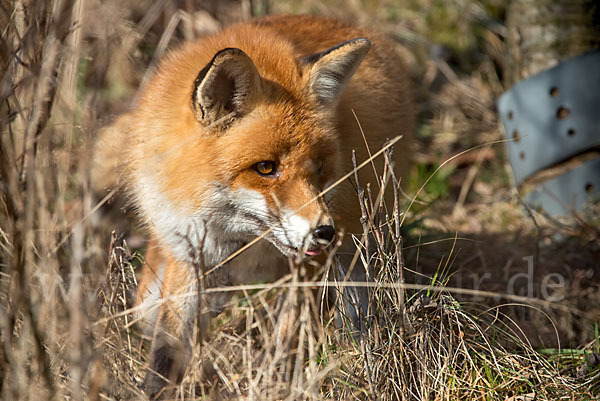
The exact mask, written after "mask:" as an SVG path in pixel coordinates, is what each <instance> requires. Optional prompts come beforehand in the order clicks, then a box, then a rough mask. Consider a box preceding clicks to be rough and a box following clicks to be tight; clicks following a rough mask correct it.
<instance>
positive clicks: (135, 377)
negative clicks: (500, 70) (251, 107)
mask: <svg viewBox="0 0 600 401" xmlns="http://www.w3.org/2000/svg"><path fill="white" fill-rule="evenodd" d="M180 3H181V4H184V6H183V7H182V9H181V10H179V11H178V6H177V5H178V4H180ZM309 3H310V4H309V5H308V6H307V5H306V4H305V3H303V2H292V1H282V2H277V3H276V4H271V6H272V7H273V9H271V10H270V11H274V12H277V11H288V12H306V11H317V12H320V13H326V14H332V15H336V16H338V17H340V18H358V19H359V20H361V21H362V22H365V23H373V22H377V23H378V26H380V27H381V28H382V29H383V30H385V31H387V32H389V33H390V34H392V35H394V36H395V37H397V38H399V40H401V41H402V42H403V43H404V44H409V48H410V52H407V56H408V57H409V58H410V60H412V63H413V65H414V66H415V67H416V66H421V67H424V68H419V69H417V68H415V78H416V81H418V82H419V83H420V84H419V86H418V88H417V89H418V98H419V104H420V106H421V109H422V110H423V115H422V120H423V122H422V124H421V132H420V139H421V140H420V147H419V149H417V151H416V153H417V162H416V163H415V166H416V167H415V170H414V171H413V173H415V174H414V175H415V176H417V178H416V181H417V182H416V184H415V188H414V191H413V193H415V192H416V189H417V188H419V187H420V186H421V184H422V182H418V181H419V179H420V180H421V181H423V180H424V179H426V178H429V177H430V173H429V172H430V171H431V170H428V169H425V170H424V171H425V172H426V173H425V175H423V174H422V173H420V172H419V171H418V170H419V169H420V168H421V167H419V166H428V167H432V168H435V167H436V166H437V165H439V164H441V162H443V161H444V160H446V159H448V158H449V156H450V155H452V154H455V153H458V151H461V150H464V149H467V148H469V147H471V146H473V145H475V144H477V145H479V144H481V143H488V142H491V141H494V140H497V139H499V133H498V128H497V121H496V117H495V114H494V112H493V98H494V96H495V95H497V94H498V93H499V92H500V91H501V88H502V85H501V84H500V80H499V79H498V77H497V75H496V72H495V71H496V70H495V68H496V66H495V64H494V63H497V62H498V60H500V59H501V49H500V50H499V46H501V40H500V39H501V34H500V33H498V32H501V29H500V30H499V29H498V26H497V25H491V28H490V29H489V30H488V31H486V32H487V33H485V34H483V37H485V38H487V39H486V41H485V46H484V47H485V49H484V50H485V52H483V56H482V57H480V58H481V60H480V61H479V63H478V64H477V67H476V68H471V67H470V66H467V67H465V63H461V62H459V63H458V64H459V65H460V66H455V67H450V66H449V65H448V63H447V62H446V59H444V58H442V59H440V58H435V57H430V55H429V54H428V53H427V50H428V49H430V48H431V46H430V45H431V42H430V41H431V40H434V39H435V38H438V39H439V38H444V37H445V36H444V35H447V34H448V32H449V31H448V30H443V29H440V30H439V32H431V31H432V29H433V28H431V27H432V26H435V24H436V21H440V20H443V18H442V19H441V17H440V16H439V15H437V14H436V12H435V10H436V9H438V8H441V9H444V7H443V6H441V5H440V4H438V3H437V2H429V1H425V0H423V1H416V2H413V3H414V4H413V3H411V5H410V7H409V6H400V5H395V4H391V5H390V4H387V3H386V4H379V3H376V2H365V3H364V4H360V5H359V3H358V2H350V3H349V4H350V5H349V6H348V7H340V4H339V3H338V2H335V1H329V2H328V1H313V2H309ZM490 3H492V2H490ZM199 5H200V6H199ZM267 5H269V2H250V1H242V2H241V3H238V2H234V1H221V2H217V1H215V2H202V3H199V4H196V3H195V2H193V1H188V2H175V1H166V2H161V1H158V2H151V1H146V0H144V1H139V2H133V1H131V2H128V1H116V0H115V1H107V2H103V3H100V2H99V1H97V0H88V1H85V2H84V1H82V0H75V1H72V2H70V1H64V0H63V1H61V0H54V1H48V2H37V1H30V2H27V1H14V2H13V1H9V0H2V1H0V6H1V7H0V27H1V28H0V29H2V30H1V38H2V42H1V46H2V52H1V54H0V71H2V79H1V81H0V101H1V103H0V121H1V124H0V128H1V131H0V338H1V345H2V347H1V348H0V394H1V395H0V397H1V398H2V399H7V400H27V399H33V400H40V399H48V400H50V399H52V400H54V399H56V400H60V399H77V400H79V399H89V400H117V399H139V398H142V397H144V395H143V389H142V386H141V385H142V382H143V376H144V369H145V366H146V363H147V357H148V349H149V343H148V341H147V340H145V339H144V338H142V337H141V336H140V334H139V333H138V332H137V330H136V327H135V325H134V324H133V323H134V322H133V321H132V314H131V313H130V312H131V310H130V306H131V296H132V294H133V290H134V288H135V280H136V277H135V272H136V267H137V266H139V265H140V261H139V259H141V258H142V254H143V252H140V253H138V252H131V251H130V250H129V247H128V245H127V241H128V242H129V243H130V244H131V245H132V247H133V248H136V249H140V248H143V245H140V242H141V241H139V236H138V235H137V234H136V230H135V224H134V223H126V224H120V225H119V224H117V223H115V222H114V221H111V220H108V219H107V218H103V217H102V216H106V215H105V214H100V213H98V209H100V208H101V206H103V205H101V203H104V202H105V201H106V200H105V199H103V200H102V201H101V202H100V203H99V202H98V201H97V200H95V198H94V197H93V194H92V192H91V190H90V188H91V183H90V177H89V171H90V152H91V148H92V146H91V145H92V143H93V138H94V133H95V132H97V129H98V127H99V126H102V125H103V124H104V123H105V122H106V120H108V119H110V118H111V117H110V116H111V114H114V113H117V112H118V111H121V110H122V109H123V108H124V106H123V105H124V104H126V103H127V102H128V101H129V100H131V99H132V98H134V97H135V88H137V87H138V86H139V85H142V84H143V81H144V79H147V78H146V77H148V76H149V75H148V74H149V73H148V71H150V70H149V69H147V67H148V66H150V67H151V66H152V65H153V63H155V62H156V59H157V58H158V57H159V56H160V55H161V54H162V53H164V51H165V49H167V48H169V47H172V46H173V45H175V44H176V43H177V42H178V41H181V40H184V39H186V38H191V37H194V36H196V35H199V34H203V33H205V32H210V31H211V30H214V29H216V28H217V27H218V26H220V25H221V24H224V23H229V22H231V21H235V20H238V19H245V18H248V17H250V16H251V14H252V13H256V12H257V10H258V11H260V10H262V11H263V12H264V11H265V10H267V9H268V7H267ZM344 5H345V3H344ZM307 7H308V8H307ZM436 7H437V8H436ZM481 9H482V5H481V3H480V2H475V1H473V2H465V3H464V4H463V2H457V3H456V4H453V5H452V6H449V7H448V8H447V10H446V11H448V10H449V11H452V12H451V13H450V14H448V15H447V18H449V19H452V18H458V19H460V18H465V19H466V20H467V23H465V24H464V25H465V27H464V29H465V30H462V29H463V28H461V30H459V32H455V33H454V34H456V35H458V36H457V38H458V39H460V40H457V41H456V43H458V44H460V46H457V49H455V50H454V51H459V50H460V49H463V50H464V49H467V50H468V48H469V46H471V45H472V44H473V43H474V42H475V41H476V40H477V39H476V38H475V37H474V34H473V33H472V32H471V31H470V30H468V29H467V28H468V27H469V26H471V25H470V23H471V22H472V21H475V20H478V18H480V17H481ZM425 10H430V11H425ZM431 10H433V11H431ZM456 10H459V11H458V12H457V11H456ZM194 11H195V12H194ZM386 13H387V14H386ZM456 13H458V14H456ZM190 16H193V18H191V17H190ZM430 33H431V34H430ZM432 38H433V39H432ZM439 40H442V39H439ZM449 42H451V40H449ZM467 64H468V63H467ZM455 70H457V71H462V72H460V73H458V74H457V73H456V72H455ZM465 71H471V73H469V74H468V75H465ZM461 74H462V75H461ZM434 134H435V135H434ZM490 152H491V153H490ZM440 155H443V156H440ZM467 155H468V156H467V157H466V158H457V159H456V160H455V161H454V162H453V163H450V164H449V165H454V166H455V167H454V170H453V174H452V175H448V177H447V181H448V182H446V178H445V179H444V180H441V181H436V178H435V177H438V176H439V174H440V173H438V175H435V176H433V178H432V180H430V182H429V184H428V185H427V186H426V187H424V188H425V189H424V191H423V192H421V193H420V194H419V197H418V200H417V202H416V203H415V204H413V206H412V207H411V209H407V206H406V205H407V204H408V202H406V203H405V202H404V200H403V199H404V198H403V197H402V196H400V195H399V196H398V199H399V200H402V201H400V202H399V203H398V204H397V205H387V206H388V209H387V213H385V212H383V211H381V210H378V208H377V207H374V206H373V204H372V201H371V199H374V198H376V194H371V193H370V191H369V189H368V188H364V190H365V192H363V193H361V194H360V195H359V196H360V199H361V200H362V202H363V204H364V205H365V209H364V211H365V219H364V221H365V230H366V231H369V232H371V233H372V235H371V236H370V237H369V241H371V244H370V246H367V247H359V249H360V252H359V253H357V255H358V258H357V266H356V268H363V267H362V266H364V265H369V266H371V267H372V269H373V270H372V271H373V272H375V273H374V276H373V282H372V283H371V285H373V287H372V291H371V297H372V310H371V314H370V316H369V317H368V318H365V320H364V321H363V326H362V331H363V333H362V335H360V336H358V335H356V333H353V332H352V331H351V330H348V329H347V328H346V329H344V328H339V327H338V325H336V324H334V323H333V320H334V318H335V316H334V315H335V314H332V313H328V312H327V310H328V307H327V300H324V299H323V297H322V296H321V295H322V294H323V291H320V289H322V288H323V287H324V285H325V281H326V282H327V285H329V286H330V287H333V288H337V289H338V290H340V291H341V287H343V286H345V285H346V284H344V283H343V282H340V280H339V269H338V266H337V265H336V263H335V258H332V259H331V260H330V262H331V263H330V264H329V265H327V266H324V267H322V268H321V270H320V272H321V274H320V275H319V276H316V277H306V276H305V274H306V273H305V271H308V270H309V269H303V268H302V262H301V261H291V263H292V269H291V271H292V272H293V273H292V274H290V275H289V276H288V277H284V278H283V279H282V280H281V281H280V282H278V283H275V284H269V285H263V286H247V287H244V288H242V289H240V291H241V293H242V294H243V296H240V297H237V298H236V301H235V305H232V308H229V309H228V310H227V311H226V312H224V313H223V314H222V315H220V316H219V317H218V318H217V319H216V320H215V322H214V325H213V326H214V328H213V335H212V337H211V338H210V340H209V341H207V342H204V343H200V342H198V345H197V347H196V349H195V350H194V353H193V358H192V362H191V363H190V365H189V368H188V371H187V373H186V376H185V378H184V379H183V381H182V383H181V384H180V385H179V386H177V387H176V388H175V389H174V390H173V391H174V394H175V396H176V397H178V398H177V399H184V398H185V399H215V400H220V399H238V398H243V399H248V400H271V399H289V400H296V399H306V400H309V399H310V400H317V399H343V400H351V399H376V400H413V399H417V400H425V399H431V400H438V399H439V400H454V399H465V400H472V399H485V400H514V401H516V400H533V399H536V400H538V399H539V400H546V399H552V400H554V399H574V400H582V399H598V396H599V394H600V372H599V371H598V367H597V365H598V361H597V360H596V359H594V358H596V357H594V354H593V353H594V352H596V353H598V352H599V351H600V341H599V340H598V323H597V322H598V321H599V320H600V302H599V298H600V297H599V296H598V293H599V292H598V279H597V274H598V271H599V270H594V269H597V268H598V263H599V262H598V260H599V253H600V250H599V249H600V246H599V245H598V238H599V236H598V226H599V220H598V218H597V216H598V213H597V211H596V214H594V213H591V214H590V217H585V218H582V219H580V221H575V223H574V224H573V223H570V224H568V225H565V224H564V223H561V222H555V221H553V220H551V219H548V218H546V217H544V216H540V215H538V214H536V213H533V212H532V216H534V219H532V218H530V216H529V215H528V214H527V213H525V212H524V211H522V210H521V209H520V208H519V207H518V206H519V204H518V202H517V201H516V200H515V199H516V197H515V195H514V192H512V191H511V190H510V182H509V181H508V180H507V178H506V175H505V174H504V172H503V166H502V163H503V162H502V160H503V159H502V151H501V149H499V147H498V146H489V147H487V148H480V149H479V150H476V151H473V152H470V153H467ZM472 155H475V156H472ZM436 157H437V158H436ZM469 157H470V159H469ZM498 165H500V166H501V167H500V168H498V167H497V166H498ZM494 166H496V167H494ZM444 171H447V167H445V168H444V169H442V170H441V173H443V172H444ZM451 171H452V170H451ZM499 171H500V172H499ZM388 174H390V175H388V176H387V177H386V182H388V185H394V183H395V181H394V178H393V176H392V175H391V172H390V170H389V169H388ZM486 175H488V176H490V177H488V178H483V177H485V176H486ZM453 180H454V181H455V182H453ZM436 186H440V187H441V188H442V189H443V191H442V192H444V195H443V196H438V195H436V194H437V193H438V192H439V191H437V192H436V190H435V188H436ZM457 200H458V202H457ZM423 202H425V203H426V204H423ZM104 206H106V205H104ZM113 212H114V211H113ZM594 216H596V217H594ZM405 217H406V220H404V219H405ZM120 219H121V220H123V219H122V217H120ZM594 219H595V220H594ZM401 221H403V222H404V224H403V225H402V227H400V222H401ZM384 227H385V228H384ZM400 228H402V230H403V232H404V233H408V235H406V234H405V239H404V242H405V243H404V244H403V239H402V236H401V231H400ZM113 229H116V231H117V233H116V234H114V233H113V234H112V235H111V231H112V230H113ZM462 237H469V238H470V240H469V241H465V240H460V238H462ZM124 238H125V239H126V240H125V239H124ZM357 243H358V244H360V241H357ZM428 243H431V244H430V245H428ZM367 249H374V250H375V251H372V252H371V253H370V252H369V251H367ZM461 250H462V252H461ZM527 255H531V256H532V257H534V258H535V261H536V272H535V282H536V283H539V282H540V279H541V277H543V275H544V274H548V273H549V272H561V273H563V274H564V276H565V277H566V278H567V285H566V286H564V287H563V288H562V289H560V291H562V293H561V295H562V296H563V300H562V301H561V302H560V303H559V304H556V305H555V304H553V303H552V302H541V301H540V302H538V301H536V300H535V299H529V300H528V299H526V298H524V297H519V295H527V294H524V293H522V292H521V291H522V290H523V288H519V289H518V291H516V294H515V295H514V296H513V297H506V298H504V299H505V300H506V299H508V303H506V304H499V303H498V300H496V299H494V298H493V297H492V298H490V297H488V296H487V295H499V296H504V295H505V294H506V285H505V284H506V278H505V277H504V274H503V273H504V271H508V272H509V273H510V274H514V273H517V272H521V271H522V269H521V270H520V268H519V266H518V265H519V264H520V263H522V262H521V259H522V257H523V256H527ZM366 261H368V262H369V263H366ZM465 270H466V271H471V272H472V271H478V272H481V273H483V272H490V279H489V280H488V281H487V283H489V284H488V286H486V285H485V284H486V283H484V285H483V286H482V287H480V288H475V290H487V291H490V292H491V293H484V292H482V291H479V292H477V291H475V292H468V291H466V293H463V294H462V295H461V294H459V293H457V292H454V291H453V290H452V288H446V289H445V288H444V286H448V287H452V286H456V287H463V285H459V284H458V283H456V282H454V281H452V280H453V278H455V277H457V276H458V275H459V274H460V272H461V271H465ZM457 271H458V273H457ZM590 272H592V273H591V274H590ZM594 274H595V276H594ZM432 277H433V278H432ZM403 283H404V284H403ZM414 283H417V284H414ZM463 284H465V283H463ZM536 288H537V287H536ZM350 293H351V291H350ZM474 295H478V296H479V297H480V298H476V299H475V298H473V296H474ZM533 295H534V296H536V295H539V294H533ZM463 298H464V299H463ZM515 301H518V302H515ZM525 301H527V303H530V304H531V306H529V307H524V306H523V304H524V302H525ZM516 304H519V306H517V305H516ZM527 323H528V324H529V325H530V326H537V328H538V329H540V328H541V327H544V328H548V330H541V331H542V334H544V333H546V334H547V333H548V332H549V333H550V334H551V335H552V336H554V338H556V337H557V336H558V337H559V339H560V340H562V341H563V343H562V344H564V343H565V341H566V343H567V345H568V347H569V348H568V349H566V350H565V349H562V348H559V347H558V346H557V345H552V346H551V347H550V349H545V350H539V349H538V350H537V351H536V350H534V346H532V344H533V345H536V344H538V343H539V342H538V340H540V338H539V337H540V336H541V335H542V334H540V331H538V332H535V331H533V332H531V331H530V327H529V326H527ZM282 326H287V327H288V330H284V331H282V330H280V329H281V327H282ZM282 332H285V333H287V334H286V335H280V333H282ZM542 343H543V344H548V341H542ZM550 343H552V342H550ZM552 344H553V343H552ZM536 347H537V346H536ZM586 360H588V361H589V363H587V364H586V363H585V361H586Z"/></svg>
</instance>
